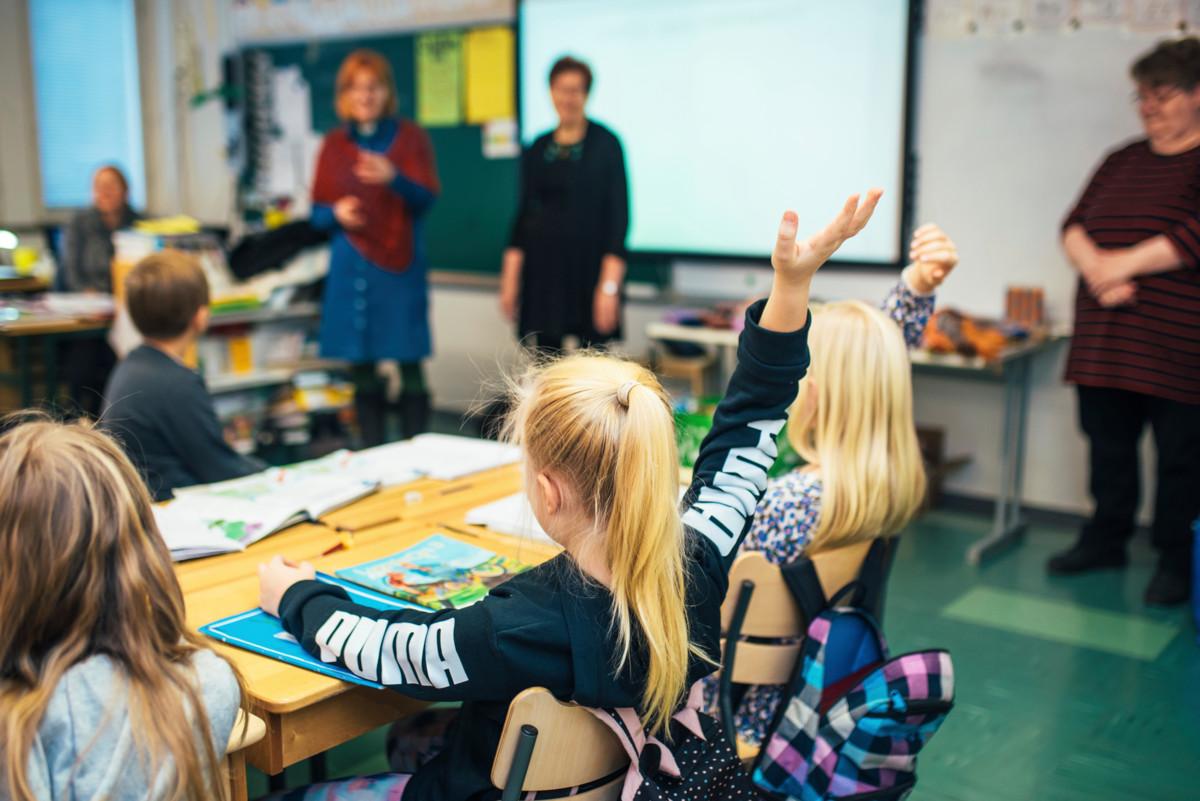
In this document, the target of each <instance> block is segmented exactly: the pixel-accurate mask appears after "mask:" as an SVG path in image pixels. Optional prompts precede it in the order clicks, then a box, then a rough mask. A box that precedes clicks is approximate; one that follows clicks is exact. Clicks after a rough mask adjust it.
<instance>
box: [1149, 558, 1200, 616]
mask: <svg viewBox="0 0 1200 801" xmlns="http://www.w3.org/2000/svg"><path fill="white" fill-rule="evenodd" d="M1190 597H1192V587H1191V582H1189V581H1188V579H1187V576H1185V575H1183V574H1181V573H1179V572H1178V571H1177V570H1168V569H1166V568H1164V567H1163V566H1162V565H1159V567H1158V570H1155V571H1154V578H1152V579H1150V583H1149V584H1147V585H1146V595H1145V600H1146V603H1147V604H1148V605H1150V606H1179V605H1180V604H1182V603H1186V602H1187V600H1188V598H1190Z"/></svg>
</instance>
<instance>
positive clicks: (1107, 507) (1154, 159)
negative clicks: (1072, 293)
mask: <svg viewBox="0 0 1200 801" xmlns="http://www.w3.org/2000/svg"><path fill="white" fill-rule="evenodd" d="M1131 72H1132V76H1133V80H1134V82H1135V84H1136V94H1135V101H1136V103H1137V109H1138V113H1139V115H1140V117H1141V121H1142V127H1143V129H1144V130H1145V133H1146V138H1145V139H1140V140H1138V141H1136V142H1133V143H1132V144H1129V145H1126V146H1124V147H1122V148H1120V149H1118V150H1115V151H1113V152H1112V153H1110V154H1109V156H1108V157H1107V158H1106V159H1105V160H1104V162H1103V163H1102V164H1101V165H1100V167H1099V169H1098V170H1097V171H1096V173H1095V175H1093V176H1092V180H1091V182H1090V183H1089V184H1088V186H1087V188H1086V189H1085V190H1084V192H1083V196H1082V197H1081V198H1080V200H1079V203H1078V205H1076V206H1075V208H1074V209H1073V210H1072V211H1071V213H1070V215H1069V216H1068V217H1067V219H1066V222H1065V223H1064V225H1063V247H1064V249H1065V250H1066V253H1067V257H1068V258H1069V259H1070V261H1071V264H1072V265H1074V267H1075V268H1076V269H1077V270H1078V271H1079V274H1080V281H1079V289H1078V292H1077V295H1076V302H1075V330H1074V334H1073V336H1072V339H1071V351H1070V355H1069V357H1068V360H1067V372H1066V378H1067V380H1068V381H1070V382H1072V383H1074V384H1076V385H1077V387H1078V392H1079V418H1080V424H1081V426H1082V428H1083V432H1084V434H1085V435H1086V436H1087V438H1088V444H1089V448H1090V471H1091V475H1090V490H1091V494H1092V499H1093V501H1094V504H1095V509H1094V511H1093V513H1092V516H1091V518H1090V519H1089V520H1088V522H1087V523H1086V524H1085V525H1084V527H1083V530H1082V531H1081V533H1080V536H1079V539H1078V541H1077V542H1076V544H1075V545H1074V546H1073V547H1072V548H1070V549H1069V550H1067V551H1064V552H1063V553H1060V554H1058V555H1057V556H1055V557H1053V558H1052V559H1051V560H1050V561H1049V563H1048V568H1049V570H1050V572H1052V573H1080V572H1083V571H1087V570H1094V569H1097V568H1106V567H1122V566H1124V565H1125V563H1126V558H1127V557H1126V553H1125V547H1126V543H1127V542H1128V540H1129V538H1130V537H1131V536H1132V534H1133V529H1134V522H1135V515H1136V512H1137V508H1138V495H1139V469H1138V441H1139V440H1140V438H1141V435H1142V431H1143V429H1144V428H1145V427H1146V425H1147V424H1149V425H1150V427H1151V428H1152V430H1153V432H1154V441H1155V446H1156V450H1157V453H1158V456H1157V465H1156V484H1157V487H1156V490H1155V493H1156V494H1155V501H1154V524H1153V529H1152V539H1153V543H1154V547H1155V548H1156V549H1157V551H1158V569H1157V570H1156V571H1155V573H1154V577H1153V578H1152V579H1151V581H1150V584H1149V585H1148V586H1147V588H1146V593H1145V600H1146V603H1149V604H1163V605H1170V604H1178V603H1182V602H1183V601H1185V600H1186V599H1187V598H1188V595H1189V591H1190V570H1189V566H1190V564H1191V557H1190V551H1191V537H1190V527H1191V524H1192V521H1194V520H1195V519H1196V518H1197V517H1198V516H1200V39H1196V38H1188V39H1181V40H1178V41H1169V42H1163V43H1161V44H1159V45H1158V47H1156V48H1155V49H1154V50H1152V51H1151V52H1149V53H1147V54H1146V55H1144V56H1142V57H1141V58H1139V59H1138V60H1137V61H1136V62H1135V63H1134V65H1133V68H1132V71H1131Z"/></svg>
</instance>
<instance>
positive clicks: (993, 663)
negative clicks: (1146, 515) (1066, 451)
mask: <svg viewBox="0 0 1200 801" xmlns="http://www.w3.org/2000/svg"><path fill="white" fill-rule="evenodd" d="M988 525H989V521H988V520H986V519H984V518H983V517H978V516H972V515H962V514H951V513H947V512H934V513H931V514H930V515H928V516H926V517H925V518H924V519H923V520H922V521H921V522H920V523H919V524H917V525H916V526H914V528H913V530H912V531H910V532H909V533H908V534H907V535H905V539H904V541H903V543H902V545H901V548H900V550H899V552H898V555H897V558H896V563H895V567H894V570H893V573H892V580H891V581H892V583H891V588H890V590H889V593H888V601H887V614H886V630H887V632H888V636H889V639H890V645H891V647H892V651H893V653H902V652H904V651H907V650H913V649H917V648H923V647H929V646H940V647H945V648H949V649H950V651H951V653H952V654H953V656H954V662H955V667H956V672H957V681H958V703H957V706H956V708H955V710H954V711H953V712H952V713H951V715H950V717H949V719H948V720H947V722H946V724H945V726H943V727H942V730H941V731H940V732H939V733H938V735H937V736H936V737H935V738H934V739H933V740H932V741H931V743H930V744H929V747H928V749H927V751H926V752H925V754H924V755H923V756H922V757H921V761H920V767H919V771H918V775H919V778H920V781H919V784H918V787H917V791H916V792H915V793H914V794H913V799H914V801H1009V800H1010V799H1011V801H1029V800H1030V799H1037V801H1097V800H1098V799H1137V800H1138V801H1160V800H1161V801H1188V800H1190V799H1197V798H1200V646H1198V645H1197V644H1196V641H1195V630H1194V628H1193V627H1192V625H1191V623H1190V621H1189V619H1188V616H1187V614H1186V612H1185V611H1184V610H1183V609H1178V610H1161V609H1147V608H1145V607H1144V606H1143V605H1142V603H1141V593H1142V589H1143V587H1144V586H1145V583H1146V581H1147V580H1148V579H1149V577H1150V572H1151V570H1152V568H1153V559H1152V556H1151V554H1150V552H1149V549H1148V548H1147V547H1146V546H1145V545H1144V544H1141V543H1139V544H1138V545H1137V546H1136V547H1135V549H1134V552H1133V563H1132V565H1131V566H1130V568H1129V569H1127V570H1126V571H1124V572H1116V571H1108V572H1104V573H1099V574H1096V575H1092V576H1085V577H1079V578H1073V579H1059V578H1055V579H1050V578H1048V577H1047V576H1046V573H1045V570H1044V569H1043V565H1044V563H1045V560H1046V557H1047V556H1048V555H1049V554H1051V553H1052V552H1054V551H1055V550H1057V549H1058V548H1060V547H1063V546H1064V545H1065V544H1067V543H1068V542H1069V541H1070V532H1068V531H1065V530H1052V529H1034V530H1033V531H1032V532H1031V533H1030V534H1029V536H1028V537H1027V538H1026V540H1025V542H1024V543H1023V544H1022V545H1020V546H1019V547H1018V548H1016V549H1014V550H1011V551H1009V552H1008V553H1007V554H1005V555H1003V556H1001V557H998V558H997V559H996V560H994V561H993V562H991V563H990V564H988V565H987V566H985V567H983V568H982V569H974V568H968V567H966V566H965V565H964V563H963V554H964V553H965V551H966V549H967V546H968V545H969V544H970V543H971V542H972V541H974V539H976V538H977V537H979V536H981V535H982V534H984V533H985V532H986V530H987V528H988ZM382 751H383V735H382V732H376V733H374V734H373V735H371V736H368V737H364V738H361V739H360V740H358V741H356V742H354V743H350V744H348V745H346V746H344V747H342V748H339V749H336V750H335V751H333V752H331V754H330V756H329V770H330V775H334V776H336V775H353V774H355V773H369V772H374V771H379V770H383V769H385V767H386V766H385V764H384V761H383V759H382V756H381V755H382ZM306 775H307V769H306V768H305V767H303V766H300V767H297V768H295V769H293V771H292V772H290V773H289V780H290V781H291V782H292V783H302V782H303V781H304V780H305V778H306ZM264 788H265V782H264V781H263V780H262V778H261V777H259V776H252V783H251V792H252V796H253V794H254V793H255V791H257V792H262V790H263V789H264Z"/></svg>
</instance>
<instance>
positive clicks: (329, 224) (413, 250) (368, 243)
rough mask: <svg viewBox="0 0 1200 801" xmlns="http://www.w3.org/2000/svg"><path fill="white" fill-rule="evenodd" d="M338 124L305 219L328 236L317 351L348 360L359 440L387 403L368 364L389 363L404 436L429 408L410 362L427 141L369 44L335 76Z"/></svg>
mask: <svg viewBox="0 0 1200 801" xmlns="http://www.w3.org/2000/svg"><path fill="white" fill-rule="evenodd" d="M336 110H337V115H338V118H339V119H340V120H342V122H343V123H344V124H343V125H340V126H338V127H337V128H335V129H333V130H332V131H330V132H329V133H328V134H327V135H326V136H325V140H324V142H323V143H322V145H321V154H320V156H319V157H318V160H317V171H316V177H315V179H314V181H313V211H312V224H313V225H314V226H315V227H317V228H320V229H322V230H325V231H329V232H330V233H331V234H332V249H331V252H330V260H329V276H328V278H327V279H326V283H325V295H324V300H323V305H322V309H321V330H320V344H321V355H322V356H323V357H326V358H332V359H344V360H346V361H349V362H351V363H352V364H353V365H354V367H353V373H354V387H355V401H354V402H355V411H356V412H357V415H358V420H359V427H360V430H361V432H362V439H363V444H364V445H378V444H379V443H381V442H383V441H384V439H385V435H386V426H385V421H386V417H387V409H388V407H389V405H390V403H389V399H388V397H387V393H386V384H387V382H386V380H385V379H384V378H383V377H382V375H381V373H380V371H379V369H378V368H379V362H381V361H384V360H394V361H396V362H398V363H399V365H400V374H401V379H402V391H401V394H400V396H399V398H398V404H399V406H400V411H401V415H402V423H403V434H404V436H406V437H408V436H412V435H414V434H417V433H419V432H420V431H423V430H424V429H425V427H426V425H427V422H428V416H429V393H428V391H427V390H426V384H425V375H424V369H423V367H422V364H421V361H422V360H423V359H425V358H426V357H428V356H429V354H430V353H431V351H432V345H431V341H430V334H429V286H428V279H427V264H426V254H425V238H424V233H423V228H422V220H423V217H424V215H425V214H426V212H428V211H429V209H430V207H431V206H432V205H433V201H434V199H435V198H436V197H437V194H438V191H439V184H438V177H437V170H436V167H435V165H434V158H433V146H432V144H431V143H430V141H429V136H428V134H426V133H425V131H424V130H422V129H421V128H420V127H418V126H417V125H416V123H414V122H412V121H410V120H406V119H401V118H400V117H399V116H398V115H397V110H396V84H395V81H394V80H393V79H392V69H391V67H390V66H389V65H388V62H387V60H386V59H385V58H384V57H383V56H381V55H379V54H378V53H376V52H374V51H371V50H356V51H354V52H353V53H351V54H350V55H348V56H347V57H346V60H345V61H343V62H342V66H341V67H340V68H339V69H338V74H337V98H336Z"/></svg>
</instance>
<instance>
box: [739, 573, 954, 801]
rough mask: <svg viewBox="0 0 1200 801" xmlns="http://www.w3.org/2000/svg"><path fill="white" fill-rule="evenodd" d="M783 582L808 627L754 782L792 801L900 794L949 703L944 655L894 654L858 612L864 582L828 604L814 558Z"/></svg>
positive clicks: (950, 667)
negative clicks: (919, 752) (814, 589)
mask: <svg viewBox="0 0 1200 801" xmlns="http://www.w3.org/2000/svg"><path fill="white" fill-rule="evenodd" d="M784 578H785V579H786V580H787V582H788V586H789V588H790V589H791V590H792V592H793V595H795V596H796V600H797V602H798V603H799V604H800V606H801V609H802V611H803V612H804V614H805V618H806V619H807V620H808V621H809V625H808V632H807V634H806V636H805V639H804V643H803V645H802V646H801V650H800V656H799V659H798V660H797V662H796V670H795V673H794V674H793V676H792V680H791V681H790V682H789V684H788V688H787V692H786V693H785V700H784V702H783V703H781V704H780V705H779V710H778V711H777V712H776V717H775V720H774V722H773V723H772V725H771V728H770V730H769V734H768V735H767V738H766V740H765V741H764V745H763V748H762V749H761V750H760V751H759V755H758V759H757V760H756V762H755V765H754V771H753V779H754V783H755V785H757V787H758V788H759V790H760V791H761V794H762V796H763V797H766V798H777V799H788V801H827V800H828V799H846V800H849V799H854V800H855V801H867V800H868V799H902V798H906V797H907V796H908V794H909V793H910V792H911V791H912V788H913V787H914V786H915V785H916V781H917V777H916V755H917V752H918V751H920V750H921V748H922V747H923V746H924V745H925V743H926V742H928V741H929V738H930V737H932V736H933V734H934V732H936V731H937V730H938V727H940V726H941V725H942V721H944V720H945V719H946V715H947V714H949V712H950V709H951V708H952V707H953V705H954V664H953V662H952V661H951V659H950V654H949V652H948V651H944V650H928V651H917V652H914V653H909V654H904V655H902V656H898V657H894V658H892V657H890V656H889V655H888V650H887V644H886V642H885V641H884V638H883V633H882V632H881V631H880V629H879V624H878V623H877V622H876V621H875V618H874V617H873V616H872V615H871V614H870V613H869V612H867V611H866V610H865V609H863V608H862V604H861V600H862V598H863V594H864V590H863V586H862V585H861V584H860V583H858V582H852V583H851V584H850V585H848V586H847V587H845V588H843V589H842V590H841V591H840V592H838V593H837V595H835V596H834V598H832V599H830V600H829V601H828V602H826V601H825V600H824V598H823V596H822V595H821V593H820V589H819V588H820V586H821V585H820V582H819V580H818V579H817V574H816V570H815V569H814V568H813V565H812V562H811V561H809V560H807V559H802V560H800V561H799V562H797V563H795V564H794V565H789V566H788V568H786V569H785V570H784ZM813 587H816V588H817V591H816V596H814V593H813V589H812V588H813ZM818 597H819V600H818ZM847 604H848V605H847Z"/></svg>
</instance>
